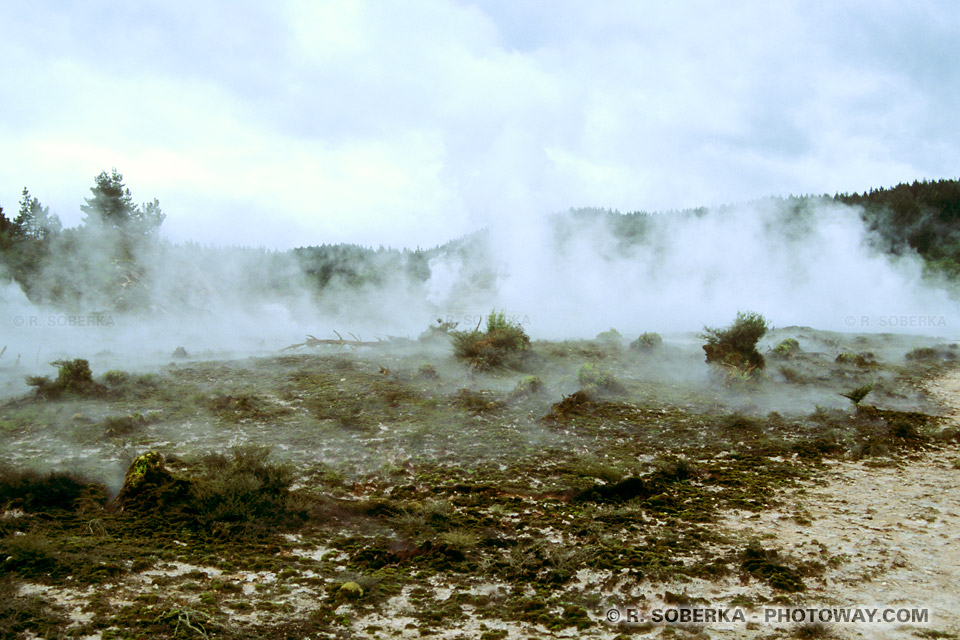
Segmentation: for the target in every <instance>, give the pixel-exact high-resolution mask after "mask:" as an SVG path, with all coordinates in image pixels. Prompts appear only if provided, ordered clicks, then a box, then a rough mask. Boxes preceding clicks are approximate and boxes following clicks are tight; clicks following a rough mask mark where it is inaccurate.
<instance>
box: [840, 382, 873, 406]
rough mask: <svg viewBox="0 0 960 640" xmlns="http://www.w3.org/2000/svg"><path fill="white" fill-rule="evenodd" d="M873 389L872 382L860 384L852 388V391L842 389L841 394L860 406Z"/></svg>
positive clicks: (854, 404)
mask: <svg viewBox="0 0 960 640" xmlns="http://www.w3.org/2000/svg"><path fill="white" fill-rule="evenodd" d="M871 391H873V383H872V382H870V383H867V384H864V385H860V386H859V387H857V388H856V389H851V390H850V391H842V392H841V393H840V395H841V396H843V397H844V398H846V399H847V400H849V401H850V402H852V403H853V406H854V407H857V408H859V407H860V403H861V402H863V399H864V398H866V397H867V396H868V395H869V394H870V392H871Z"/></svg>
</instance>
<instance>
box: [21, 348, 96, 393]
mask: <svg viewBox="0 0 960 640" xmlns="http://www.w3.org/2000/svg"><path fill="white" fill-rule="evenodd" d="M50 364H51V365H52V366H54V367H57V377H56V378H55V379H52V380H51V379H50V377H49V376H27V384H28V385H30V386H31V387H33V388H34V390H35V391H36V394H37V395H38V396H41V397H44V398H48V399H55V398H59V397H60V396H63V395H76V396H102V395H103V394H104V392H105V391H106V387H104V386H103V385H102V384H100V383H98V382H95V381H94V380H93V372H91V371H90V363H89V362H88V361H87V360H84V359H82V358H77V359H75V360H54V361H53V362H51V363H50Z"/></svg>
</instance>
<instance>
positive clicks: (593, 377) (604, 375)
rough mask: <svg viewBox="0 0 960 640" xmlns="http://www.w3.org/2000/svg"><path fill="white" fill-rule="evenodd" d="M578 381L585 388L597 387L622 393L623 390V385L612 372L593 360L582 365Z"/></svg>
mask: <svg viewBox="0 0 960 640" xmlns="http://www.w3.org/2000/svg"><path fill="white" fill-rule="evenodd" d="M577 381H579V382H580V386H582V387H584V388H592V389H597V390H598V391H602V392H605V393H620V392H622V391H623V385H622V384H620V383H619V382H618V381H617V379H616V378H615V377H614V375H613V374H612V373H610V372H609V371H607V370H605V369H602V368H601V367H599V366H597V365H595V364H593V363H591V362H588V363H586V364H585V365H583V366H582V367H580V370H579V371H578V372H577Z"/></svg>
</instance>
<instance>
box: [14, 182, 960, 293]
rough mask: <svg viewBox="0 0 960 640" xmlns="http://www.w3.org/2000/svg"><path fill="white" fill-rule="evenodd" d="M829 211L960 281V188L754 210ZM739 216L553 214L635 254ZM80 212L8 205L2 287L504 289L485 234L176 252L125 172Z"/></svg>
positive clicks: (896, 190) (791, 200)
mask: <svg viewBox="0 0 960 640" xmlns="http://www.w3.org/2000/svg"><path fill="white" fill-rule="evenodd" d="M825 203H837V204H845V205H850V206H855V207H858V208H859V209H858V210H859V212H860V216H861V218H862V219H863V222H864V224H865V227H866V229H868V232H869V237H870V241H871V243H872V244H873V245H874V247H875V249H876V250H878V251H881V252H884V253H888V254H891V255H903V254H905V253H909V252H915V253H916V254H918V255H919V256H921V257H922V258H923V260H924V266H925V271H926V275H927V276H928V277H930V278H931V279H936V278H940V279H942V278H943V277H946V278H947V279H949V280H951V281H957V280H960V181H958V180H936V181H915V182H913V183H911V184H907V183H903V184H899V185H897V186H895V187H892V188H879V189H872V190H870V191H868V192H864V193H853V194H847V193H844V194H837V195H834V196H827V195H824V196H802V197H796V196H791V197H788V198H777V197H771V198H767V199H764V200H761V201H757V202H755V203H750V204H752V205H756V206H776V207H777V208H778V211H780V214H779V215H780V219H781V220H784V221H786V222H788V223H789V222H791V221H793V222H796V223H798V224H799V223H800V222H801V221H802V220H803V219H804V217H805V216H806V214H807V213H809V212H810V211H811V210H813V209H814V208H816V207H818V206H821V205H823V204H825ZM741 206H743V205H728V206H725V207H719V208H717V209H715V210H708V209H706V208H697V209H688V210H682V211H669V212H662V213H648V212H642V211H641V212H631V213H620V212H618V211H612V210H607V209H595V208H581V209H571V210H569V211H567V212H562V213H558V214H554V215H553V216H551V218H550V224H551V229H552V232H553V234H554V238H553V240H554V241H556V242H557V243H558V244H561V245H562V244H563V243H564V242H565V241H567V240H569V239H570V238H571V237H574V236H577V235H578V234H584V233H592V232H594V231H595V230H596V229H597V227H596V226H595V225H597V224H600V225H602V228H604V229H605V230H606V232H607V233H608V234H609V235H610V236H611V237H612V238H614V239H615V240H616V243H617V246H618V247H619V248H620V249H621V250H623V251H624V252H625V254H626V253H628V252H630V251H635V250H637V248H638V247H639V248H642V247H643V246H644V244H645V243H646V242H648V240H649V238H650V237H651V234H653V233H655V232H657V231H659V232H661V233H662V232H665V231H666V232H669V229H670V227H669V225H670V224H671V222H672V221H675V220H677V219H682V218H685V217H691V216H705V215H707V214H708V213H710V212H711V211H713V212H715V213H718V214H719V215H723V214H724V211H725V210H728V209H733V208H736V207H741ZM80 209H81V211H82V212H83V214H84V217H83V220H82V221H81V223H80V224H79V225H78V226H76V227H72V228H64V227H63V225H62V224H61V222H60V219H59V217H58V216H57V215H56V213H54V212H51V211H50V210H49V207H46V206H44V205H43V204H42V203H41V202H40V200H39V199H38V198H37V197H35V196H33V195H32V194H31V193H30V192H29V190H28V189H26V188H24V190H23V194H22V199H21V201H20V203H19V209H18V211H17V213H16V214H15V215H13V216H8V215H6V214H5V213H4V211H3V209H2V207H0V278H3V279H5V280H8V281H11V280H12V281H14V282H16V284H17V285H19V287H20V288H21V289H22V290H23V292H24V294H25V295H26V296H27V298H28V299H29V300H30V301H31V302H33V303H34V304H44V305H49V306H53V307H58V308H65V309H74V310H82V311H93V310H96V311H114V310H115V311H142V310H156V309H158V308H160V309H163V310H171V311H174V310H190V309H197V310H203V309H205V308H208V307H209V306H210V305H211V304H213V303H214V302H215V301H216V300H217V298H218V297H224V296H230V297H232V298H238V299H247V298H250V299H253V298H262V297H264V296H272V297H278V296H279V297H282V296H284V295H294V294H297V293H302V292H304V291H306V292H308V293H309V294H311V295H313V296H317V297H318V296H321V295H322V294H323V293H324V292H325V291H327V290H331V289H333V288H336V289H337V290H338V291H344V290H347V291H358V292H359V291H362V290H364V289H365V288H368V287H386V286H390V285H393V284H397V283H400V284H402V285H403V286H405V287H410V286H423V285H424V283H426V282H427V281H428V280H429V279H430V277H431V261H433V260H434V259H435V258H439V257H445V258H455V259H458V260H459V261H460V262H461V263H464V264H471V265H473V268H474V272H473V274H472V276H471V279H470V282H471V283H472V284H475V285H477V286H479V287H484V286H490V283H491V282H492V280H493V279H495V266H491V265H490V264H489V262H488V261H485V260H484V258H485V257H486V254H487V251H488V247H487V244H488V240H489V238H488V233H487V231H485V230H481V231H478V232H475V233H473V234H470V235H468V236H465V237H462V238H458V239H454V240H451V241H449V242H447V243H445V244H443V245H440V246H437V247H433V248H429V249H419V248H417V249H415V250H411V249H406V248H401V249H397V248H385V247H382V246H381V247H378V248H370V247H363V246H358V245H354V244H318V245H314V246H306V247H299V248H295V249H291V250H287V251H278V250H268V249H264V248H251V247H214V246H204V245H200V244H197V243H183V244H174V243H171V242H170V241H168V240H166V239H164V238H163V237H162V235H161V234H160V228H161V226H162V224H163V221H164V218H165V214H164V213H163V212H162V210H161V209H160V203H159V202H158V201H157V200H156V199H154V200H152V201H148V202H145V203H142V204H137V203H136V202H135V200H134V198H133V195H132V193H131V190H130V188H129V187H128V186H127V185H126V184H125V183H124V180H123V176H122V174H120V173H119V172H118V171H116V170H113V171H112V172H110V173H107V172H102V173H101V174H99V175H98V176H97V177H96V178H95V179H94V184H93V186H92V187H91V188H90V196H89V197H87V198H85V199H84V202H83V204H82V205H80ZM941 281H942V280H941Z"/></svg>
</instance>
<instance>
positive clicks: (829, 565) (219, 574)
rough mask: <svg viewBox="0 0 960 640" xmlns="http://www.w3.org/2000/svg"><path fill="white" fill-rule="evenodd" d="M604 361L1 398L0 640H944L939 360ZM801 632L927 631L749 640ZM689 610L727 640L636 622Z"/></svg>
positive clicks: (946, 381) (396, 366)
mask: <svg viewBox="0 0 960 640" xmlns="http://www.w3.org/2000/svg"><path fill="white" fill-rule="evenodd" d="M615 338H616V336H612V335H610V334H608V335H606V336H603V335H602V336H600V337H598V339H596V340H582V341H568V342H534V343H533V344H532V345H531V347H530V352H529V354H528V355H527V357H526V358H524V359H522V361H518V362H517V363H515V368H514V369H504V370H492V371H482V370H478V369H477V368H476V367H474V368H471V367H468V366H466V365H465V364H464V363H462V362H459V361H457V360H456V359H455V358H454V357H453V355H452V350H451V348H450V345H449V344H448V343H447V342H446V341H445V339H444V338H442V337H438V338H437V339H436V340H434V341H432V342H423V341H392V342H391V343H389V344H384V345H377V346H362V347H360V348H357V349H354V350H350V349H343V348H340V349H338V348H336V347H335V346H330V345H324V346H320V347H315V348H312V350H311V348H309V347H304V348H302V349H300V350H298V351H292V352H291V351H286V352H282V353H278V354H276V355H270V356H266V357H255V358H241V357H237V358H225V359H221V360H216V361H206V360H202V359H198V360H191V359H189V358H187V359H178V360H175V361H173V360H172V361H171V362H170V364H167V365H162V366H158V367H156V369H155V370H154V371H152V372H148V373H143V372H140V373H129V372H125V371H118V370H114V371H109V372H107V371H96V370H95V371H94V372H93V374H94V375H93V380H94V383H95V384H91V385H85V386H83V387H82V388H79V389H80V390H79V391H69V392H65V393H53V392H49V389H48V392H47V393H45V394H35V393H28V394H26V395H21V396H16V397H10V398H8V399H7V400H5V401H4V402H3V404H2V405H0V452H2V455H3V460H5V464H4V466H3V467H2V468H0V475H2V477H0V507H2V509H3V517H2V518H0V558H2V567H3V570H2V576H0V595H2V598H0V637H4V638H7V637H9V638H18V637H24V638H26V637H44V638H54V637H57V638H60V637H75V638H137V637H152V638H190V637H200V638H263V637H270V638H420V637H435V638H451V639H452V638H482V639H484V640H495V639H498V638H552V637H558V638H559V637H592V638H617V637H624V638H632V637H662V638H667V637H681V638H684V637H690V638H695V637H697V638H710V637H718V638H741V637H754V638H781V637H820V638H831V637H837V638H856V637H891V638H953V637H960V617H958V616H960V614H958V612H957V611H956V596H955V594H957V593H960V563H958V537H960V526H958V525H960V522H958V519H960V504H958V502H960V492H958V490H957V489H958V474H960V451H958V440H960V438H958V434H960V418H958V416H960V372H958V369H957V368H956V360H957V356H958V355H960V350H958V349H957V347H956V345H953V344H948V343H946V342H945V341H940V340H935V339H932V338H922V337H912V336H897V335H891V334H874V335H862V336H861V335H851V334H836V333H828V332H822V331H816V330H813V329H810V328H806V327H789V328H785V329H780V330H778V331H777V332H776V333H774V334H772V335H769V336H768V337H767V338H766V342H765V344H764V345H763V346H764V349H765V351H764V355H765V357H766V361H767V366H766V369H765V372H766V373H765V375H764V376H763V377H762V378H761V379H753V380H748V379H741V378H738V377H736V376H731V375H729V372H726V371H724V370H722V369H719V368H711V367H709V366H708V365H707V364H705V363H704V362H703V351H702V350H701V349H700V346H699V343H698V341H697V340H696V339H695V338H694V337H693V336H664V342H663V344H652V345H648V347H649V348H645V349H639V350H634V349H631V348H629V347H628V346H627V345H626V343H625V341H624V342H620V341H619V340H617V339H615ZM785 338H793V339H795V340H796V341H797V344H798V345H799V348H798V350H790V352H789V353H786V352H785V351H784V350H780V351H779V352H778V351H777V350H776V347H777V346H778V344H779V343H780V341H781V340H783V339H785ZM585 365H589V366H588V367H585ZM3 374H4V375H5V376H7V377H8V378H9V377H11V376H16V375H18V372H17V370H15V369H12V368H9V367H8V368H7V369H5V370H4V371H3ZM55 374H56V371H55V370H52V369H51V376H54V375H55ZM868 384H869V385H872V388H871V389H870V392H869V393H868V394H867V395H866V397H865V398H864V399H863V400H862V401H861V402H860V406H859V407H854V406H853V403H852V402H851V401H849V400H847V399H846V398H845V397H843V396H841V395H840V394H841V393H849V392H850V391H852V390H853V389H856V388H857V387H863V386H864V385H868ZM41 388H42V387H41ZM268 449H269V451H268ZM147 452H156V453H158V454H160V455H159V456H157V457H141V456H142V455H143V454H145V453H147ZM157 460H160V461H162V462H160V463H157V462H156V461H157ZM151 461H152V462H151ZM128 467H129V468H130V469H131V471H130V473H127V471H128ZM125 474H126V476H127V477H126V484H124V477H125ZM138 483H139V484H138ZM121 488H122V491H121ZM815 607H816V608H818V609H817V610H818V611H819V610H821V609H824V608H830V609H836V608H845V609H847V610H853V608H860V609H862V610H867V609H869V610H872V609H874V608H879V609H882V608H891V609H893V610H900V611H907V612H910V611H912V610H918V611H921V610H926V611H927V613H926V618H925V619H923V620H916V621H913V622H908V623H894V624H882V623H862V622H848V623H835V624H827V625H816V624H803V623H800V622H795V621H792V620H786V619H782V618H781V619H773V620H766V619H765V616H766V613H765V612H766V611H768V610H770V611H786V612H788V613H789V612H790V611H793V610H795V609H801V610H804V609H811V608H815ZM681 610H685V611H687V612H691V613H690V615H691V616H692V615H694V614H693V613H692V612H699V613H697V615H703V616H705V615H710V614H708V613H706V612H708V611H714V612H716V611H717V610H726V611H727V612H728V615H730V614H729V612H732V611H739V612H742V615H743V616H744V619H743V620H739V619H738V620H719V621H714V620H707V621H696V622H691V623H673V622H671V621H669V620H668V621H663V622H661V621H658V620H656V618H657V616H659V615H661V614H663V615H665V616H667V617H669V616H670V615H672V614H676V615H677V616H679V615H680V613H679V612H680V611H681ZM618 617H619V619H618V620H617V621H616V622H611V620H612V619H614V618H618Z"/></svg>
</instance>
